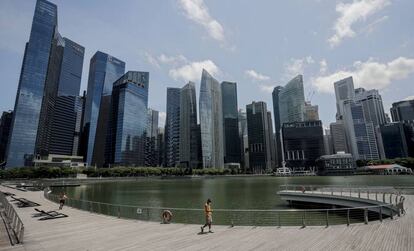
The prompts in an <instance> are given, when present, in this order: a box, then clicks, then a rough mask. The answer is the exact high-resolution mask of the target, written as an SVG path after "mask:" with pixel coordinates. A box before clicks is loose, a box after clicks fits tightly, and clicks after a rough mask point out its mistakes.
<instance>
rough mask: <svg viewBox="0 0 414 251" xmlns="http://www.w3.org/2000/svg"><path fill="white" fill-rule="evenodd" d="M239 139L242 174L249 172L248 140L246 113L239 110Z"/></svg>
mask: <svg viewBox="0 0 414 251" xmlns="http://www.w3.org/2000/svg"><path fill="white" fill-rule="evenodd" d="M239 137H240V149H241V150H240V153H241V154H240V156H241V167H242V169H243V171H244V173H246V172H247V170H249V139H248V134H247V117H246V111H244V110H243V109H240V110H239Z"/></svg>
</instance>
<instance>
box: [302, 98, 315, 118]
mask: <svg viewBox="0 0 414 251" xmlns="http://www.w3.org/2000/svg"><path fill="white" fill-rule="evenodd" d="M303 113H304V114H303V119H304V121H316V120H319V112H318V106H317V105H312V104H311V103H310V102H305V106H304V107H303Z"/></svg>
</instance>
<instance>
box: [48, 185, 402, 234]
mask: <svg viewBox="0 0 414 251" xmlns="http://www.w3.org/2000/svg"><path fill="white" fill-rule="evenodd" d="M44 195H45V197H46V198H47V199H49V200H51V201H54V202H56V203H59V196H58V195H56V194H53V193H51V192H50V191H47V190H45V193H44ZM65 205H67V206H69V207H73V208H77V209H81V210H85V211H89V212H91V213H97V214H104V215H110V216H114V217H118V218H128V219H136V220H143V221H155V222H163V221H164V220H163V218H162V214H163V213H164V212H165V211H166V210H168V211H170V212H171V213H172V220H171V222H173V223H185V224H204V222H205V215H204V210H203V209H200V208H173V207H149V206H136V205H121V204H111V203H104V202H96V201H88V200H80V199H75V198H68V199H67V200H66V203H65ZM387 206H389V204H383V205H378V206H367V207H358V208H329V209H262V210H260V209H213V222H214V224H217V225H228V226H276V227H282V226H302V227H306V226H330V225H341V224H345V225H351V224H358V223H359V224H361V223H362V224H368V223H369V222H372V221H383V220H386V219H387V220H388V219H393V218H394V214H393V215H392V216H391V217H386V216H384V214H383V213H382V212H383V210H385V209H386V207H387Z"/></svg>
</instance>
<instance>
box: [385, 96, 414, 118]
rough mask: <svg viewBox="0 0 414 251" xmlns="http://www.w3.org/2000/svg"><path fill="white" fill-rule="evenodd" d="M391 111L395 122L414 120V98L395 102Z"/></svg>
mask: <svg viewBox="0 0 414 251" xmlns="http://www.w3.org/2000/svg"><path fill="white" fill-rule="evenodd" d="M390 111H391V117H392V121H394V122H397V121H404V120H414V99H411V100H403V101H399V102H395V103H393V104H392V107H391V109H390Z"/></svg>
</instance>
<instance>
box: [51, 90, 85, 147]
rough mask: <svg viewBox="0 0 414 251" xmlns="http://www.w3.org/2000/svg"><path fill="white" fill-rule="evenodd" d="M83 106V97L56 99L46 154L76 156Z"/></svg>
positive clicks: (60, 97)
mask: <svg viewBox="0 0 414 251" xmlns="http://www.w3.org/2000/svg"><path fill="white" fill-rule="evenodd" d="M83 106H84V98H83V97H79V96H58V97H57V98H56V102H55V112H54V115H53V121H52V124H51V130H50V136H49V137H50V142H49V152H48V154H60V155H78V152H79V143H80V130H81V121H82V108H83Z"/></svg>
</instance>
